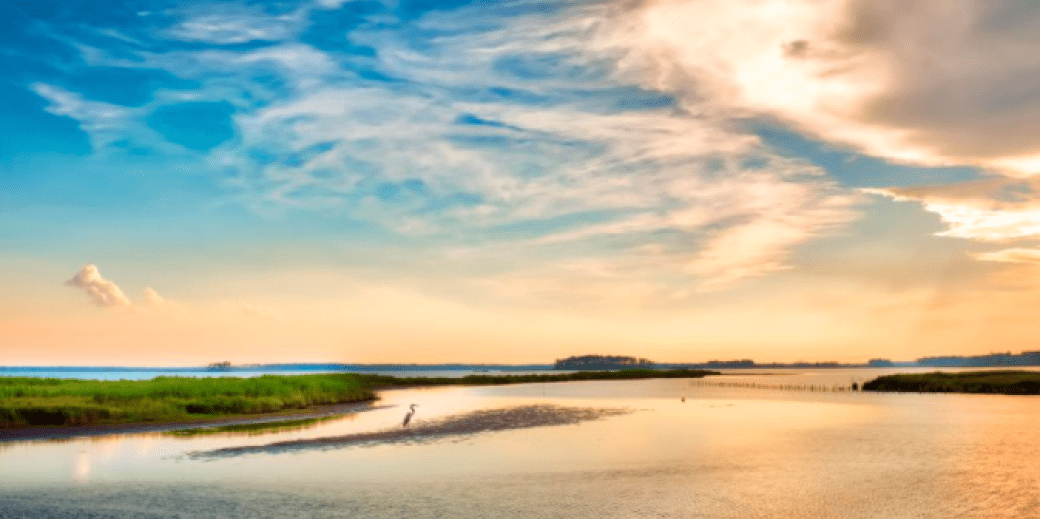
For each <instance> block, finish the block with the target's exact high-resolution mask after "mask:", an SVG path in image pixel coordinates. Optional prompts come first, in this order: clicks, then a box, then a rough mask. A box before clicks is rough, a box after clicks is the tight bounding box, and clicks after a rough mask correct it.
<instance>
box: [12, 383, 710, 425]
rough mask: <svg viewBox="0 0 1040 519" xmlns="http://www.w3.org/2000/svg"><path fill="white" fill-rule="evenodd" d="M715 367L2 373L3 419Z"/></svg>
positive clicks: (305, 401) (111, 415) (261, 405)
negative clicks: (143, 375)
mask: <svg viewBox="0 0 1040 519" xmlns="http://www.w3.org/2000/svg"><path fill="white" fill-rule="evenodd" d="M709 374H716V373H715V372H712V371H702V370H670V371H655V370H643V369H633V370H623V371H584V372H578V373H565V374H558V375H505V376H491V375H470V376H467V377H462V378H422V377H415V378H397V377H390V376H385V375H367V374H351V373H343V374H338V373H337V374H321V375H296V376H276V375H264V376H262V377H255V378H233V377H216V378H182V377H156V378H154V379H151V380H119V381H97V380H70V379H41V378H7V377H0V427H26V426H59V425H63V426H69V425H72V426H76V425H108V424H119V423H161V422H177V421H193V420H205V419H214V418H221V417H228V416H244V415H255V414H261V413H274V412H284V411H292V410H298V409H306V408H309V407H312V406H315V405H326V404H343V403H350V402H361V401H366V400H373V399H375V398H376V395H375V390H377V389H383V388H392V387H402V386H444V385H491V384H519V383H528V382H566V381H575V380H630V379H645V378H698V377H703V376H704V375H709Z"/></svg>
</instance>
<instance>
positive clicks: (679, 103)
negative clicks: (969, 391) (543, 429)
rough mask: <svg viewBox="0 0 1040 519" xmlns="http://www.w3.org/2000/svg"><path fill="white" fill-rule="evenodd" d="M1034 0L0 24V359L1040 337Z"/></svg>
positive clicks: (44, 9) (762, 353)
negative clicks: (1039, 316)
mask: <svg viewBox="0 0 1040 519" xmlns="http://www.w3.org/2000/svg"><path fill="white" fill-rule="evenodd" d="M1037 48H1040V3H1038V2H1036V1H1032V0H998V1H993V0H949V1H946V2H933V1H923V0H922V1H907V0H726V1H721V0H582V1H571V0H563V1H556V2H538V1H531V0H497V1H487V0H480V1H477V0H473V1H467V0H441V1H435V0H310V1H307V0H304V1H298V2H277V1H271V2H235V1H219V2H207V1H192V2H167V1H137V0H115V1H109V2H100V3H99V2H86V1H83V0H61V1H57V0H42V1H37V0H32V1H30V2H14V1H8V2H5V3H2V4H0V70H2V71H3V72H2V74H0V96H2V98H3V99H4V102H3V103H0V287H3V288H2V290H0V365H112V364H116V365H191V364H204V363H208V362H216V361H224V360H229V361H232V362H235V363H247V362H347V363H370V362H417V363H438V362H488V363H548V362H552V361H553V360H554V359H556V358H561V357H566V356H569V355H578V354H588V353H602V354H619V355H633V356H639V357H647V358H650V359H652V360H656V361H659V362H698V361H705V360H710V359H737V358H752V359H755V360H757V361H759V362H770V361H779V362H791V361H799V360H803V361H830V360H834V361H842V362H864V361H866V360H867V359H870V358H875V357H880V358H890V359H894V360H912V359H914V358H917V357H921V356H928V355H940V354H968V355H970V354H984V353H990V352H998V351H999V352H1004V351H1014V352H1018V351H1022V350H1030V349H1040V328H1038V327H1036V326H1035V325H1034V322H1035V309H1036V308H1037V303H1040V277H1038V274H1040V244H1038V240H1040V196H1038V193H1040V177H1038V175H1040V137H1038V134H1037V132H1036V129H1037V128H1038V127H1040V61H1038V58H1037V53H1036V49H1037Z"/></svg>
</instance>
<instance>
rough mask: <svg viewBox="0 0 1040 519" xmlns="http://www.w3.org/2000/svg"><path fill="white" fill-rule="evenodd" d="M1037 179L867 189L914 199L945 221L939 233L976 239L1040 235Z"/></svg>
mask: <svg viewBox="0 0 1040 519" xmlns="http://www.w3.org/2000/svg"><path fill="white" fill-rule="evenodd" d="M1038 187H1040V181H1034V180H1008V179H987V180H983V181H978V182H966V183H958V184H950V185H944V186H923V187H916V188H886V189H867V190H865V191H866V192H868V193H871V194H876V195H882V196H887V197H890V198H892V199H893V200H896V201H901V202H916V203H919V204H921V205H922V207H923V208H924V209H925V210H926V211H929V212H932V213H935V214H937V215H939V218H940V219H941V220H942V221H943V223H945V224H946V225H947V228H946V230H944V231H942V232H939V233H938V235H939V236H950V237H954V238H965V239H971V240H978V241H1009V240H1017V239H1024V238H1029V239H1036V238H1040V203H1038V202H1037V201H1036V200H1035V199H1034V198H1033V193H1035V192H1036V190H1037V188H1038Z"/></svg>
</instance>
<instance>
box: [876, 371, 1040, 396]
mask: <svg viewBox="0 0 1040 519" xmlns="http://www.w3.org/2000/svg"><path fill="white" fill-rule="evenodd" d="M863 390H864V391H897V392H916V393H990V394H1003V395H1038V394H1040V372H1036V371H1011V370H1001V371H969V372H963V373H944V372H939V371H937V372H934V373H904V374H900V375H885V376H883V377H878V378H876V379H874V380H871V381H870V382H867V383H865V384H863Z"/></svg>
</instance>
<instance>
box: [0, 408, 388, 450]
mask: <svg viewBox="0 0 1040 519" xmlns="http://www.w3.org/2000/svg"><path fill="white" fill-rule="evenodd" d="M384 407H386V406H378V405H374V403H373V402H354V403H349V404H335V405H325V406H315V407H310V408H307V409H298V410H293V411H280V412H276V413H264V414H251V415H246V416H229V417H222V418H212V419H203V420H192V421H183V422H165V423H126V424H112V425H80V426H62V427H19V428H13V429H3V428H0V443H3V442H5V441H20V440H65V439H71V438H78V437H82V436H103V435H108V434H132V433H147V432H165V431H176V430H178V429H187V428H197V427H217V426H221V425H237V424H249V423H267V422H280V421H285V420H304V419H307V418H322V417H325V416H336V415H344V414H350V413H359V412H363V411H371V410H374V409H382V408H384Z"/></svg>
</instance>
